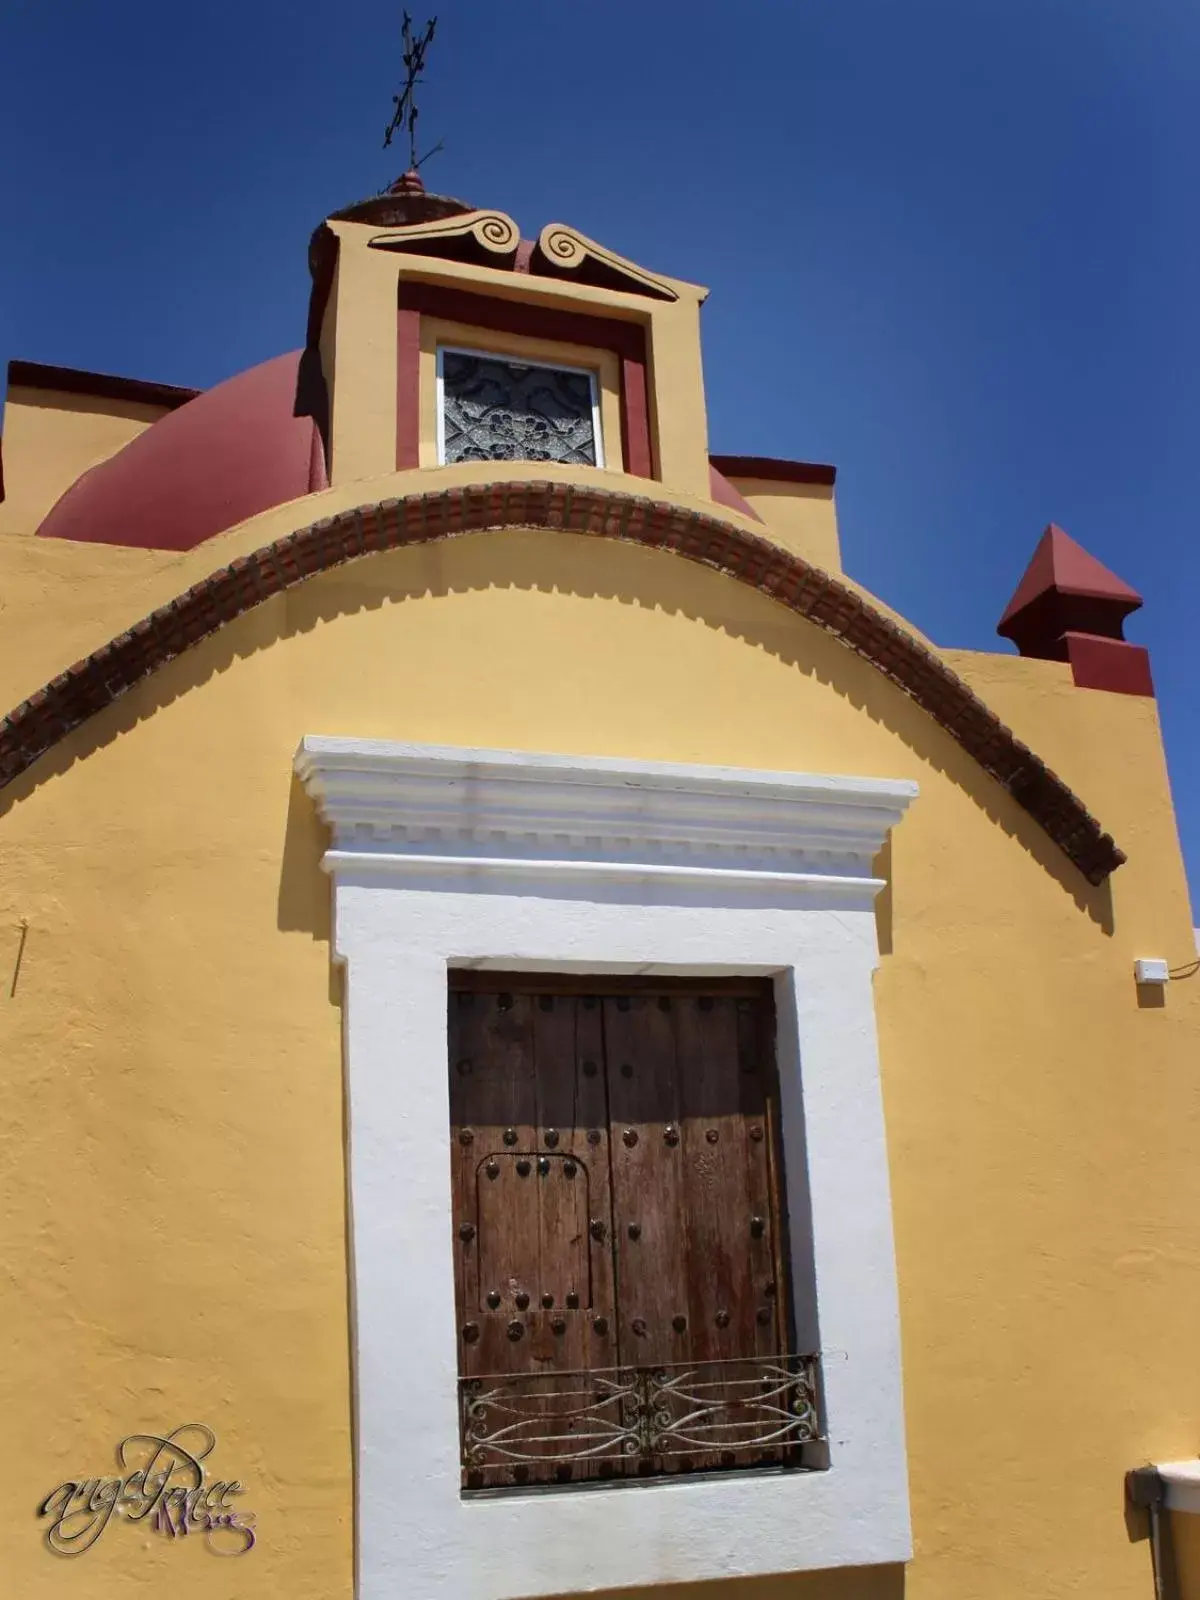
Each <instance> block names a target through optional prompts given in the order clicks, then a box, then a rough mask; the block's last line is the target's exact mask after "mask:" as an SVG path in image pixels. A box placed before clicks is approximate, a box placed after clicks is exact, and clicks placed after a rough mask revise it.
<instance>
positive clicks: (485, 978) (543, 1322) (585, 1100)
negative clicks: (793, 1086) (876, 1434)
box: [449, 973, 816, 1488]
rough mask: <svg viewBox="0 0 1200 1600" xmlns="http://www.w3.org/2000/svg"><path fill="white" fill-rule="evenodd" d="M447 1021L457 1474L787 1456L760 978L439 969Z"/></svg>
mask: <svg viewBox="0 0 1200 1600" xmlns="http://www.w3.org/2000/svg"><path fill="white" fill-rule="evenodd" d="M449 1037H450V1082H451V1095H450V1101H451V1123H452V1130H451V1135H452V1152H453V1154H452V1160H453V1189H454V1235H455V1237H454V1248H455V1260H456V1273H455V1284H456V1296H457V1313H458V1330H459V1373H460V1378H461V1380H462V1405H463V1437H464V1484H465V1485H466V1486H467V1487H471V1488H482V1487H496V1486H500V1485H504V1484H509V1483H518V1484H520V1483H529V1482H545V1481H560V1482H561V1481H575V1480H586V1479H588V1478H591V1477H612V1476H615V1475H631V1474H632V1475H641V1476H644V1475H646V1473H647V1472H650V1473H661V1472H667V1471H694V1470H704V1469H709V1468H713V1467H730V1466H735V1467H737V1466H749V1465H768V1464H770V1465H774V1464H778V1463H780V1462H782V1461H786V1460H788V1459H790V1457H791V1455H793V1454H794V1453H795V1448H796V1446H797V1445H798V1444H800V1443H802V1442H804V1440H805V1438H810V1437H814V1436H815V1431H816V1413H815V1394H814V1393H813V1376H812V1373H811V1371H810V1369H809V1368H808V1367H807V1366H806V1365H804V1364H803V1363H797V1361H796V1359H795V1358H794V1357H792V1356H791V1355H790V1353H789V1352H790V1349H791V1343H790V1306H791V1297H790V1293H789V1288H788V1284H787V1280H786V1276H785V1262H786V1240H785V1237H784V1234H785V1222H784V1216H783V1210H782V1206H781V1204H780V1194H781V1192H782V1174H781V1167H780V1145H779V1128H778V1096H777V1092H776V1081H775V1070H774V1051H773V1012H772V1006H771V993H770V988H769V986H768V985H764V984H761V983H756V982H748V983H746V984H742V985H732V984H724V985H720V984H709V985H707V986H706V985H703V984H682V983H665V982H664V983H660V984H657V985H654V984H650V983H643V984H640V985H637V986H635V985H633V984H631V983H629V982H628V981H626V986H625V987H624V988H623V989H614V987H613V985H612V984H604V983H601V982H599V981H597V982H596V984H595V985H594V987H593V986H592V985H591V984H590V983H589V981H588V980H586V979H578V978H573V979H570V980H567V979H559V980H549V979H536V980H535V979H532V978H531V977H530V976H529V975H523V976H521V977H517V976H516V975H492V974H467V973H461V974H452V975H451V993H450V1013H449Z"/></svg>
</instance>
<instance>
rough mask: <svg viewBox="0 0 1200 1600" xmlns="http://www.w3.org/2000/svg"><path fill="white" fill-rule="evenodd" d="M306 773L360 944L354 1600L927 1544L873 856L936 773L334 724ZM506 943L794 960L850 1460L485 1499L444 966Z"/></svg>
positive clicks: (777, 969)
mask: <svg viewBox="0 0 1200 1600" xmlns="http://www.w3.org/2000/svg"><path fill="white" fill-rule="evenodd" d="M296 769H297V771H298V772H299V774H300V775H301V777H302V778H303V779H304V781H305V783H306V785H307V786H308V789H309V792H310V793H311V794H313V796H314V798H315V799H316V800H317V802H318V804H319V805H320V807H321V810H322V814H323V815H324V816H325V818H326V819H327V821H328V822H329V823H330V825H331V827H332V829H333V836H334V837H333V848H332V849H331V851H330V852H329V854H328V856H327V858H326V866H327V868H328V870H329V871H330V872H331V874H332V877H333V882H334V897H335V913H336V935H335V939H336V953H337V955H338V956H339V957H340V958H341V959H342V960H344V961H345V963H346V990H345V1010H344V1030H345V1032H344V1040H345V1053H346V1083H347V1101H348V1104H347V1120H348V1129H349V1185H350V1209H351V1217H352V1246H351V1248H352V1258H353V1259H352V1270H353V1274H354V1303H355V1330H354V1357H355V1366H356V1372H355V1378H356V1382H355V1389H356V1397H357V1459H356V1472H357V1491H358V1520H357V1544H358V1570H359V1591H358V1593H359V1600H392V1597H393V1596H395V1595H397V1594H403V1595H406V1596H411V1597H413V1600H451V1597H453V1600H526V1597H532V1596H540V1595H560V1594H565V1593H580V1592H584V1591H587V1590H590V1589H598V1588H610V1587H611V1588H625V1587H634V1586H642V1585H647V1584H657V1583H669V1582H689V1581H700V1580H705V1579H716V1578H736V1577H748V1576H752V1575H757V1574H768V1573H783V1572H798V1571H809V1570H818V1569H822V1568H831V1567H837V1566H864V1565H872V1564H877V1563H882V1562H896V1561H903V1560H906V1559H908V1557H909V1555H910V1554H911V1536H910V1531H909V1515H908V1489H907V1462H906V1454H905V1445H904V1419H903V1405H902V1395H901V1382H900V1376H901V1374H900V1342H899V1311H898V1302H897V1293H896V1282H895V1261H894V1248H893V1239H892V1222H891V1202H890V1194H889V1184H888V1172H887V1151H886V1142H885V1136H884V1123H883V1108H882V1098H881V1094H880V1085H879V1063H878V1057H877V1047H876V1036H875V1023H874V1013H873V995H872V973H873V971H874V968H875V966H876V965H877V962H878V953H877V948H876V941H875V920H874V913H873V909H872V899H873V896H874V893H875V890H876V889H877V887H878V883H877V880H876V879H875V878H874V877H873V876H872V875H871V859H872V857H873V856H874V855H875V853H876V852H877V850H878V848H879V846H880V844H881V843H882V841H883V838H884V836H885V833H886V829H887V827H888V826H889V825H890V823H892V822H894V821H896V820H897V819H898V818H899V817H900V816H901V815H902V813H903V810H904V807H905V806H906V805H907V803H908V801H909V800H910V799H911V797H912V795H913V794H914V792H915V786H914V785H912V784H909V783H900V782H895V781H883V780H878V781H877V780H866V779H844V778H824V777H816V778H813V777H802V776H794V775H791V774H786V773H757V772H743V771H737V770H730V769H720V768H705V767H678V766H666V765H663V764H660V763H639V764H635V763H632V762H619V761H601V760H595V759H587V760H584V759H580V760H572V759H569V758H564V757H560V756H523V755H519V754H514V753H512V752H493V751H469V750H447V749H440V748H436V747H422V746H413V745H389V744H383V743H373V742H369V741H360V740H341V739H316V738H308V739H305V740H304V742H303V744H302V746H301V749H300V751H299V752H298V754H297V758H296ZM759 832H761V834H762V837H761V838H760V837H759ZM697 908H700V909H701V910H702V914H698V909H697ZM487 965H491V966H498V967H503V968H525V969H539V968H540V969H548V970H554V971H580V972H629V973H642V972H647V971H660V972H669V973H674V974H680V975H711V974H720V973H763V974H772V975H774V980H775V990H776V1011H777V1017H778V1038H777V1047H778V1058H779V1067H780V1087H781V1111H782V1115H781V1124H782V1133H783V1140H784V1146H785V1155H786V1166H787V1174H788V1194H789V1211H790V1214H791V1215H792V1217H793V1219H798V1218H804V1219H805V1220H806V1221H807V1222H808V1223H809V1224H810V1226H809V1227H807V1228H805V1227H796V1228H794V1230H793V1232H794V1235H795V1237H794V1238H793V1246H794V1248H795V1249H797V1250H799V1249H800V1248H801V1246H800V1244H799V1243H798V1241H799V1240H800V1239H803V1240H804V1241H805V1243H806V1244H808V1245H810V1247H811V1258H806V1259H805V1260H804V1261H803V1262H801V1261H800V1259H799V1257H797V1260H796V1262H795V1263H794V1276H795V1277H796V1280H797V1282H799V1281H800V1279H801V1277H802V1276H805V1277H806V1278H807V1280H808V1282H810V1283H814V1284H815V1289H816V1306H817V1311H816V1324H817V1325H816V1326H814V1325H813V1323H812V1319H811V1312H810V1311H809V1309H808V1308H807V1307H802V1306H800V1305H799V1304H798V1305H797V1308H796V1309H797V1313H798V1316H799V1317H800V1318H801V1327H800V1329H799V1335H800V1343H801V1345H802V1346H803V1347H804V1348H811V1347H812V1344H814V1343H817V1344H819V1347H820V1349H821V1352H822V1373H823V1383H824V1395H825V1409H826V1415H827V1419H828V1430H829V1441H830V1455H831V1466H830V1468H829V1470H827V1471H820V1472H796V1473H780V1474H761V1475H755V1474H747V1475H744V1476H728V1477H723V1478H709V1479H688V1480H686V1481H678V1480H676V1481H669V1482H664V1481H659V1482H654V1481H646V1482H639V1483H631V1484H627V1485H621V1486H617V1487H613V1488H602V1489H591V1490H589V1489H580V1490H564V1491H558V1492H555V1491H551V1492H546V1493H541V1494H536V1493H530V1494H521V1493H510V1494H502V1495H497V1496H494V1497H475V1498H471V1499H464V1498H463V1497H462V1495H461V1493H460V1489H459V1458H458V1408H457V1339H458V1329H457V1325H456V1318H455V1306H454V1279H453V1256H452V1248H451V1242H450V1241H451V1210H450V1205H451V1199H450V1182H449V1175H450V1146H449V1137H450V1130H449V1126H448V1119H447V1098H446V1095H447V1091H446V1073H447V1027H446V1008H447V969H448V968H450V967H455V966H487ZM401 1330H402V1334H401ZM401 1347H402V1349H403V1358H402V1359H398V1358H397V1352H398V1349H399V1348H401Z"/></svg>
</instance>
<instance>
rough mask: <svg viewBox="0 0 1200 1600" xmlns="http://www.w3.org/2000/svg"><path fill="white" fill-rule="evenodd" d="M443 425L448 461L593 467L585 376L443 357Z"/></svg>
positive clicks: (460, 353)
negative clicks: (555, 463) (559, 463)
mask: <svg viewBox="0 0 1200 1600" xmlns="http://www.w3.org/2000/svg"><path fill="white" fill-rule="evenodd" d="M442 426H443V432H444V442H445V460H446V461H447V462H452V461H561V462H564V463H566V464H567V465H571V466H587V467H594V466H595V465H596V430H595V423H594V414H593V409H592V380H591V378H590V376H589V375H588V374H587V373H586V372H573V371H569V370H564V369H562V368H561V367H537V366H530V365H528V364H527V363H524V362H520V361H508V360H504V359H501V358H500V357H498V356H485V355H475V354H472V353H471V352H470V351H464V350H443V351H442Z"/></svg>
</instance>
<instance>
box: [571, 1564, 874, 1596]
mask: <svg viewBox="0 0 1200 1600" xmlns="http://www.w3.org/2000/svg"><path fill="white" fill-rule="evenodd" d="M650 1592H651V1591H649V1590H646V1589H595V1590H589V1591H588V1593H589V1596H590V1600H633V1597H634V1596H635V1595H646V1594H648V1593H650ZM653 1595H654V1600H699V1597H700V1596H703V1600H904V1568H903V1567H902V1566H899V1565H896V1566H886V1567H834V1568H832V1569H831V1570H830V1571H828V1572H800V1573H791V1574H788V1575H786V1576H782V1577H775V1578H725V1579H720V1580H718V1581H717V1582H716V1583H667V1584H662V1585H656V1586H655V1588H654V1590H653ZM560 1600H565V1597H561V1596H560Z"/></svg>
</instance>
